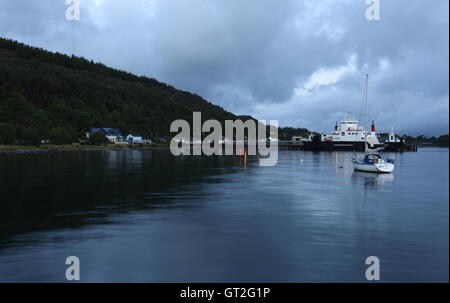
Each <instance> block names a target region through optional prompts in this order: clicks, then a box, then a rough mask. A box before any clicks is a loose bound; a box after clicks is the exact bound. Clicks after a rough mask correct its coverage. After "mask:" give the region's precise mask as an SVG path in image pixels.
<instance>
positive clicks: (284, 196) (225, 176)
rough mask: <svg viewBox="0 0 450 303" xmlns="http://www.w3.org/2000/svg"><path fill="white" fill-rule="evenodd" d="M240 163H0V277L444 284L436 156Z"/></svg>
mask: <svg viewBox="0 0 450 303" xmlns="http://www.w3.org/2000/svg"><path fill="white" fill-rule="evenodd" d="M390 156H391V157H394V158H395V159H396V171H395V172H394V174H392V175H375V174H367V173H357V172H353V170H352V167H351V163H350V159H351V153H326V152H323V153H311V152H299V151H291V152H288V151H286V152H280V155H279V162H278V165H277V166H275V167H259V166H258V165H257V162H256V159H250V161H249V163H247V165H246V167H244V165H242V164H241V163H239V158H232V157H222V158H218V157H216V158H211V157H204V158H202V157H177V158H174V157H173V156H171V155H170V153H169V152H168V151H165V150H159V151H158V150H153V151H98V152H64V153H55V154H36V155H0V281H19V282H23V281H25V282H28V281H65V270H66V268H67V265H65V259H66V257H67V256H72V255H74V256H78V257H79V258H80V262H81V281H84V282H91V281H95V282H97V281H101V282H111V281H114V282H127V281H139V282H140V281H145V282H340V281H356V282H364V281H365V269H366V265H365V264H364V261H365V258H366V257H368V256H372V255H373V256H378V257H379V258H380V262H381V280H382V281H405V282H410V281H445V282H448V268H449V264H448V260H449V255H448V240H449V234H448V228H449V226H448V218H449V209H448V206H449V172H448V160H449V152H448V149H421V150H420V151H419V152H417V153H403V154H400V153H399V154H392V155H390Z"/></svg>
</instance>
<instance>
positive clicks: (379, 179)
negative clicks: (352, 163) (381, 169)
mask: <svg viewBox="0 0 450 303" xmlns="http://www.w3.org/2000/svg"><path fill="white" fill-rule="evenodd" d="M352 183H353V184H361V183H362V184H363V185H364V187H365V188H369V189H377V190H383V189H387V188H389V187H391V185H392V184H393V183H394V175H393V174H374V173H368V172H362V171H356V170H355V171H353V174H352Z"/></svg>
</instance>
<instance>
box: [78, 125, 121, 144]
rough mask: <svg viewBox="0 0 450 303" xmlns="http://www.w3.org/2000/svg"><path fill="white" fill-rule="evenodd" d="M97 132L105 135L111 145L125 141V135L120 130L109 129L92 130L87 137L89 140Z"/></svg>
mask: <svg viewBox="0 0 450 303" xmlns="http://www.w3.org/2000/svg"><path fill="white" fill-rule="evenodd" d="M97 132H102V133H104V134H105V136H106V138H107V139H108V141H109V142H111V143H119V142H121V141H123V134H122V132H121V131H120V129H118V128H108V127H102V128H91V129H90V130H89V132H88V133H87V134H86V137H87V138H88V139H89V137H90V136H91V135H92V134H94V133H97Z"/></svg>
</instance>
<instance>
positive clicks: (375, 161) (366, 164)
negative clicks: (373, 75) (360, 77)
mask: <svg viewBox="0 0 450 303" xmlns="http://www.w3.org/2000/svg"><path fill="white" fill-rule="evenodd" d="M368 82H369V75H366V84H365V88H364V94H365V101H366V102H365V103H366V104H365V125H367V109H368V98H367V91H368ZM372 125H373V123H372ZM365 129H367V127H365ZM364 138H365V142H364V145H365V154H366V155H365V157H364V159H363V160H361V159H360V158H359V157H358V156H357V155H356V154H355V155H354V156H353V158H352V163H353V168H354V169H355V170H358V171H365V172H370V173H390V172H393V171H394V160H393V159H387V160H386V161H384V160H383V158H382V157H381V156H380V154H379V153H378V151H380V150H382V149H384V147H378V148H375V149H369V148H368V143H370V142H367V141H368V139H369V136H368V134H367V133H366V134H365V135H364ZM372 146H373V144H372Z"/></svg>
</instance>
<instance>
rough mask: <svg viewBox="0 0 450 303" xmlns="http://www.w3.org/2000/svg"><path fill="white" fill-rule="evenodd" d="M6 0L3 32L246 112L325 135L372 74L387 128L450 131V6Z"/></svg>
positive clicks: (376, 105) (0, 9)
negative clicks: (377, 16) (374, 17)
mask: <svg viewBox="0 0 450 303" xmlns="http://www.w3.org/2000/svg"><path fill="white" fill-rule="evenodd" d="M380 2H381V20H380V21H372V22H369V21H367V20H366V19H365V10H366V8H367V5H366V4H365V1H363V0H341V1H331V0H327V1H317V0H311V1H300V0H298V1H294V0H285V1H275V0H247V1H242V0H241V1H237V0H227V1H225V0H208V1H206V0H133V1H122V0H81V20H80V21H79V22H69V21H66V20H65V11H64V10H65V8H66V7H67V6H66V5H65V4H64V0H40V1H31V0H30V1H27V0H15V1H6V0H0V35H1V36H6V37H9V38H14V39H17V40H20V41H23V42H25V43H30V44H33V45H37V46H40V47H44V48H47V49H51V50H54V51H60V52H64V53H68V54H72V53H75V54H77V55H82V56H85V57H87V58H89V59H94V60H97V61H102V62H104V63H106V64H108V65H112V66H114V67H117V68H121V69H125V70H128V71H131V72H134V73H137V74H144V75H148V76H151V77H156V78H157V79H159V80H161V81H164V82H167V83H170V84H173V85H174V86H176V87H178V88H181V89H185V90H189V91H193V92H195V93H198V94H200V95H202V96H204V97H205V98H206V99H208V100H209V101H211V102H213V103H216V104H219V105H221V106H223V107H224V108H225V109H228V110H230V111H233V112H235V113H238V114H251V115H253V116H254V117H256V118H261V119H278V120H279V121H280V124H281V125H291V126H299V127H314V129H315V130H321V131H327V130H329V129H330V128H331V127H332V126H333V125H334V121H336V120H339V119H341V118H343V116H344V115H345V112H347V111H353V113H354V114H355V115H357V116H358V113H359V111H360V106H361V96H362V89H363V87H362V86H363V81H364V79H363V78H364V74H365V73H369V74H370V88H369V89H370V90H369V94H370V95H369V97H370V114H371V118H374V119H376V120H377V122H378V123H377V124H378V125H379V126H380V127H381V128H382V129H381V130H388V129H389V128H390V127H391V125H392V126H394V127H395V128H396V130H397V131H399V132H401V133H413V134H418V133H428V134H440V133H444V132H448V56H449V53H448V1H447V0H434V1H424V0H414V1H412V0H380Z"/></svg>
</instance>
